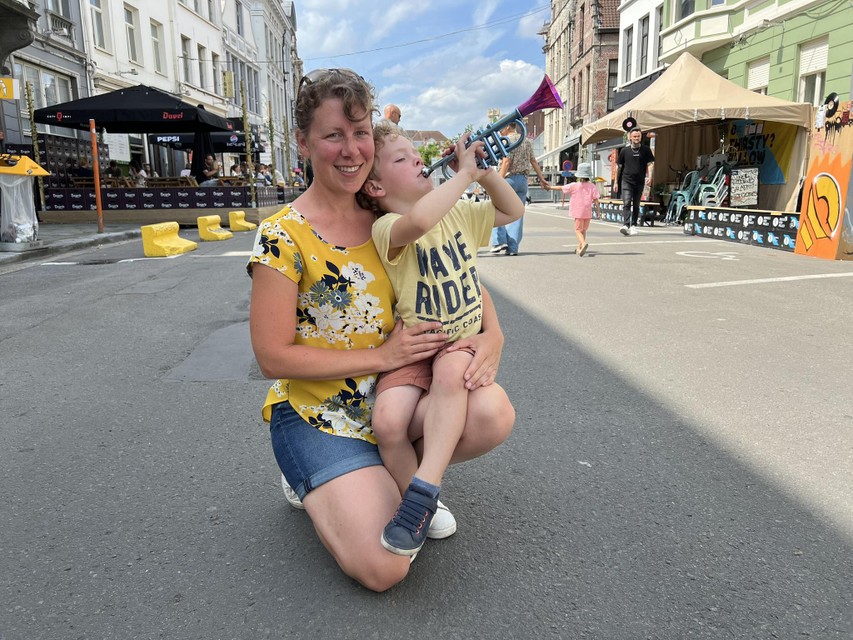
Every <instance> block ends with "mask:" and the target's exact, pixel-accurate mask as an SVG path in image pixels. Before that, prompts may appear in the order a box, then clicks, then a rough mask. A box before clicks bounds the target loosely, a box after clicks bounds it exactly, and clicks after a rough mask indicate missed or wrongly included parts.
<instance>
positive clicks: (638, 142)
mask: <svg viewBox="0 0 853 640" xmlns="http://www.w3.org/2000/svg"><path fill="white" fill-rule="evenodd" d="M642 142H643V131H642V129H640V128H639V127H634V128H633V129H631V132H630V133H629V134H628V145H627V146H626V147H624V148H623V149H622V150H621V151H620V152H619V157H618V159H617V160H616V184H615V185H614V189H615V191H616V195H617V196H621V198H622V227H621V228H620V229H619V232H620V233H621V234H622V235H623V236H628V235H631V236H633V235H637V229H636V228H635V226H636V224H637V218H638V217H639V215H640V199H641V198H642V197H643V188H644V187H645V186H646V185H651V184H652V172H653V171H654V166H655V155H654V154H653V153H652V150H651V149H649V148H648V147H647V146H645V145H643V144H642Z"/></svg>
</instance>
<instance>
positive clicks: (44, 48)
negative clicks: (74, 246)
mask: <svg viewBox="0 0 853 640" xmlns="http://www.w3.org/2000/svg"><path fill="white" fill-rule="evenodd" d="M7 1H8V0H7ZM28 4H29V5H30V6H33V8H34V10H35V12H36V13H37V14H40V17H39V18H38V20H37V32H36V34H35V37H34V41H33V43H32V44H30V45H29V46H27V47H25V48H23V49H20V50H18V51H15V52H14V53H13V54H12V56H10V62H11V64H10V66H11V68H12V70H13V74H14V76H15V77H16V78H17V79H18V80H19V81H20V82H21V85H22V86H24V84H25V83H26V82H27V81H29V82H30V83H31V85H32V87H33V93H34V102H35V108H40V107H43V106H50V105H52V104H57V103H61V102H66V101H69V100H74V99H78V98H83V97H88V96H90V95H97V94H101V93H106V92H109V91H113V90H116V89H120V88H123V87H129V86H134V85H139V84H144V85H148V86H151V87H154V88H157V89H160V90H162V91H166V92H169V93H172V94H174V95H177V96H180V97H181V98H182V99H183V100H185V101H186V102H189V103H191V104H194V105H202V106H203V107H204V108H205V109H206V110H208V111H210V112H212V113H215V114H217V115H221V116H224V117H229V118H236V119H238V120H241V119H242V115H243V110H242V96H241V87H242V88H243V92H244V95H245V104H246V110H247V119H248V122H249V125H250V127H251V128H252V129H253V131H254V132H255V134H256V135H258V136H261V135H264V136H265V137H266V142H267V148H268V152H269V153H270V158H275V159H276V160H277V161H278V162H279V163H281V165H280V166H281V167H282V168H283V167H284V166H285V164H286V163H285V162H284V160H285V151H284V150H283V147H284V146H285V137H284V136H283V135H281V136H280V137H279V138H278V139H277V140H275V141H274V142H275V147H276V148H275V149H273V148H272V146H270V145H269V136H268V127H267V126H266V125H267V123H269V122H270V121H272V122H273V123H276V127H275V130H277V131H279V132H281V131H282V130H283V129H284V123H285V121H288V123H291V124H292V100H293V98H292V95H290V94H291V93H292V91H293V86H294V82H295V80H294V78H295V77H297V76H296V74H299V73H301V62H300V61H299V60H298V59H295V58H296V56H297V51H296V10H295V7H294V5H293V2H283V1H282V0H166V1H164V2H147V1H144V0H123V1H122V2H119V1H118V0H38V2H29V3H28ZM0 125H2V131H3V133H4V134H5V137H6V140H7V141H8V142H10V143H16V144H19V145H26V144H27V143H30V142H31V126H30V122H29V110H28V108H27V103H26V100H17V101H10V100H4V101H3V111H2V122H0ZM38 131H40V132H45V133H53V134H57V135H62V136H68V137H76V136H79V135H81V134H78V133H75V132H74V131H73V130H71V129H65V128H60V127H50V126H46V125H38ZM107 142H108V143H109V144H110V145H111V151H110V152H111V155H117V157H116V159H117V160H119V161H121V162H127V161H129V160H130V159H131V158H135V159H138V160H140V161H142V162H145V161H150V162H152V163H153V164H154V166H155V169H156V170H157V171H158V172H159V173H161V174H163V175H165V174H169V175H177V173H178V172H179V170H180V169H182V168H183V165H184V163H185V162H186V158H185V156H184V152H182V151H177V152H176V151H174V150H172V149H170V148H168V147H160V146H157V145H149V144H147V142H148V141H147V140H146V137H145V136H142V135H137V136H133V135H124V134H114V135H113V134H111V135H110V136H109V138H108V140H107ZM290 146H291V149H290V150H289V151H288V152H287V154H286V155H287V157H288V158H290V159H291V166H295V156H296V147H295V143H291V145H290ZM238 155H239V154H235V156H234V159H236V158H237V157H238ZM227 162H228V161H227V160H226V164H227Z"/></svg>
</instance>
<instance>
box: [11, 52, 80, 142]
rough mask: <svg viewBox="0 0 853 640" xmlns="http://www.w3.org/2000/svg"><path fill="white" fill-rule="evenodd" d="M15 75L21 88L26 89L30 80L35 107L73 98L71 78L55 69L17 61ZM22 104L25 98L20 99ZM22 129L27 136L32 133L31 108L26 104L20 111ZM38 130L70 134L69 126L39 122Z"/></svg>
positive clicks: (47, 105) (39, 107) (38, 107)
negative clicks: (55, 125)
mask: <svg viewBox="0 0 853 640" xmlns="http://www.w3.org/2000/svg"><path fill="white" fill-rule="evenodd" d="M14 71H15V77H16V78H17V79H18V82H20V83H21V88H22V90H24V87H25V86H26V83H27V82H29V83H30V86H31V87H32V91H33V107H34V108H36V109H41V108H42V107H49V106H51V105H53V104H59V103H60V102H68V101H69V100H73V99H74V96H73V95H72V91H71V87H72V83H71V78H70V77H68V76H64V75H60V74H57V73H55V72H54V71H52V70H50V71H48V70H47V69H43V68H41V67H35V66H32V65H29V64H22V63H18V62H16V63H15V69H14ZM17 102H18V103H20V104H24V105H25V104H26V101H25V100H18V101H17ZM20 120H21V131H22V132H23V134H24V135H25V136H29V135H31V133H32V129H31V127H32V125H31V123H30V113H29V110H28V109H27V108H26V106H24V107H23V108H22V109H21V111H20ZM36 127H37V128H38V131H40V132H43V133H58V134H60V135H66V136H67V135H68V128H67V127H54V126H51V125H43V124H37V125H36Z"/></svg>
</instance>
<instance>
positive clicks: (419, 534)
mask: <svg viewBox="0 0 853 640" xmlns="http://www.w3.org/2000/svg"><path fill="white" fill-rule="evenodd" d="M437 508H438V500H434V499H433V498H431V497H430V496H428V495H426V494H424V493H421V492H420V491H418V490H417V489H416V488H415V487H413V486H411V485H409V488H408V489H406V493H405V494H404V495H403V501H402V502H401V503H400V506H399V507H397V512H396V513H395V514H394V517H393V518H391V521H390V522H389V523H388V524H387V525H385V530H384V531H382V541H381V542H382V546H383V547H385V548H386V549H388V551H390V552H391V553H396V554H397V555H398V556H411V555H414V554H416V553H417V552H418V551H420V550H421V547H422V546H424V542H426V539H427V533H428V532H429V525H430V523H431V522H432V517H433V516H434V515H435V510H436V509H437Z"/></svg>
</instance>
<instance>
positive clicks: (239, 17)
mask: <svg viewBox="0 0 853 640" xmlns="http://www.w3.org/2000/svg"><path fill="white" fill-rule="evenodd" d="M234 7H235V9H236V11H237V34H238V35H241V36H242V35H244V34H243V3H242V2H240V0H237V2H235V3H234Z"/></svg>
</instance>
